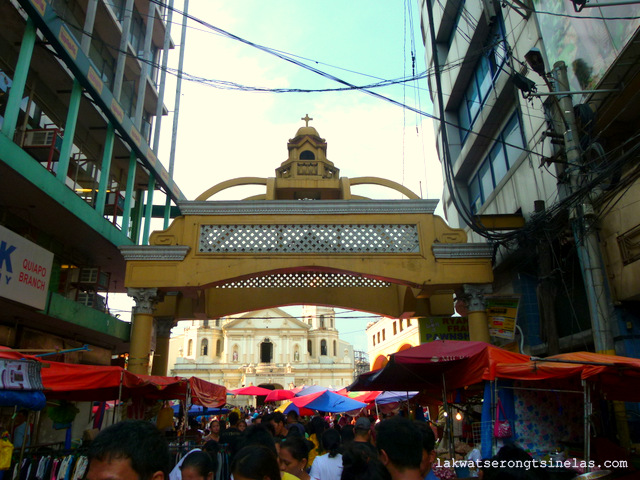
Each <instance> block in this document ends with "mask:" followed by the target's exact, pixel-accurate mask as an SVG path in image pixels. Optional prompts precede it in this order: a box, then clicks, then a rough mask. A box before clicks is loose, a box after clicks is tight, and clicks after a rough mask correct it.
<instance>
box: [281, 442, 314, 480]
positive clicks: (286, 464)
mask: <svg viewBox="0 0 640 480" xmlns="http://www.w3.org/2000/svg"><path fill="white" fill-rule="evenodd" d="M308 456H309V446H308V445H307V441H306V440H305V439H304V438H302V437H287V438H286V439H285V440H283V441H282V443H280V453H279V457H280V458H279V460H280V470H282V471H283V472H288V473H290V474H292V475H295V476H296V477H299V476H300V474H301V473H302V472H303V471H304V469H305V468H306V467H307V459H308V458H307V457H308Z"/></svg>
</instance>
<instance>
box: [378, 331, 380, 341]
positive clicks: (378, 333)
mask: <svg viewBox="0 0 640 480" xmlns="http://www.w3.org/2000/svg"><path fill="white" fill-rule="evenodd" d="M378 343H380V332H378Z"/></svg>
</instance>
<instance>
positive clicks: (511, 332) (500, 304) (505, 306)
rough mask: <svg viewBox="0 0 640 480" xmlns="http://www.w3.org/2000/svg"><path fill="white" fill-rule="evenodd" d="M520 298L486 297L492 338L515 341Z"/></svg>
mask: <svg viewBox="0 0 640 480" xmlns="http://www.w3.org/2000/svg"><path fill="white" fill-rule="evenodd" d="M519 303H520V297H519V296H516V295H514V296H508V297H485V305H486V309H487V320H488V321H489V334H490V335H491V336H492V337H498V338H506V339H507V340H513V339H514V338H515V334H516V320H517V318H518V305H519Z"/></svg>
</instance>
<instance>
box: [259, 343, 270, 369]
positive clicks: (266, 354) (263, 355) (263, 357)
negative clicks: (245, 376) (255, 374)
mask: <svg viewBox="0 0 640 480" xmlns="http://www.w3.org/2000/svg"><path fill="white" fill-rule="evenodd" d="M272 359H273V343H271V341H270V340H269V339H265V341H264V342H262V343H261V344H260V363H271V360H272Z"/></svg>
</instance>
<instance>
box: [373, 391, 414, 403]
mask: <svg viewBox="0 0 640 480" xmlns="http://www.w3.org/2000/svg"><path fill="white" fill-rule="evenodd" d="M418 393H419V392H382V393H381V394H380V395H378V396H377V397H376V399H375V402H376V403H377V404H379V405H384V404H387V403H394V402H406V401H407V400H409V399H411V398H413V397H415V396H416V395H418Z"/></svg>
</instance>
